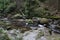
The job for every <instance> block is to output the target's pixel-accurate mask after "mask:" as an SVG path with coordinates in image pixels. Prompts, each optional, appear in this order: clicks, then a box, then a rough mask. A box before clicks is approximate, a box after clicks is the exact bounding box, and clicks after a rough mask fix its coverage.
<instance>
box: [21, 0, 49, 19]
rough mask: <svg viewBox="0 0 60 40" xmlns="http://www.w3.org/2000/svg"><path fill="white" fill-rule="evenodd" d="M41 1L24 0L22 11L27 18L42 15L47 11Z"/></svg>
mask: <svg viewBox="0 0 60 40" xmlns="http://www.w3.org/2000/svg"><path fill="white" fill-rule="evenodd" d="M41 1H43V0H26V1H25V2H24V7H23V10H22V12H23V13H24V14H25V15H26V16H27V17H29V18H32V17H42V16H43V15H45V14H47V13H48V10H46V9H47V8H43V7H42V6H41V5H40V2H41ZM43 17H44V16H43Z"/></svg>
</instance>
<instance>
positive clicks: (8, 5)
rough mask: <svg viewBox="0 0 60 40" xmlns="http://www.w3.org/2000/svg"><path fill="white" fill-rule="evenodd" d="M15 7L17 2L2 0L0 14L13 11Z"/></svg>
mask: <svg viewBox="0 0 60 40" xmlns="http://www.w3.org/2000/svg"><path fill="white" fill-rule="evenodd" d="M15 7H16V3H15V2H11V0H0V16H2V15H6V13H8V12H11V11H12V10H13V8H15Z"/></svg>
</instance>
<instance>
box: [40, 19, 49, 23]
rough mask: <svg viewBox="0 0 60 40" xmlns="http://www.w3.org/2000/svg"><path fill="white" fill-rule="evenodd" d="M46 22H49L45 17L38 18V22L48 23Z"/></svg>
mask: <svg viewBox="0 0 60 40" xmlns="http://www.w3.org/2000/svg"><path fill="white" fill-rule="evenodd" d="M48 22H49V20H48V19H47V18H41V19H40V23H42V24H45V23H48Z"/></svg>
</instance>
